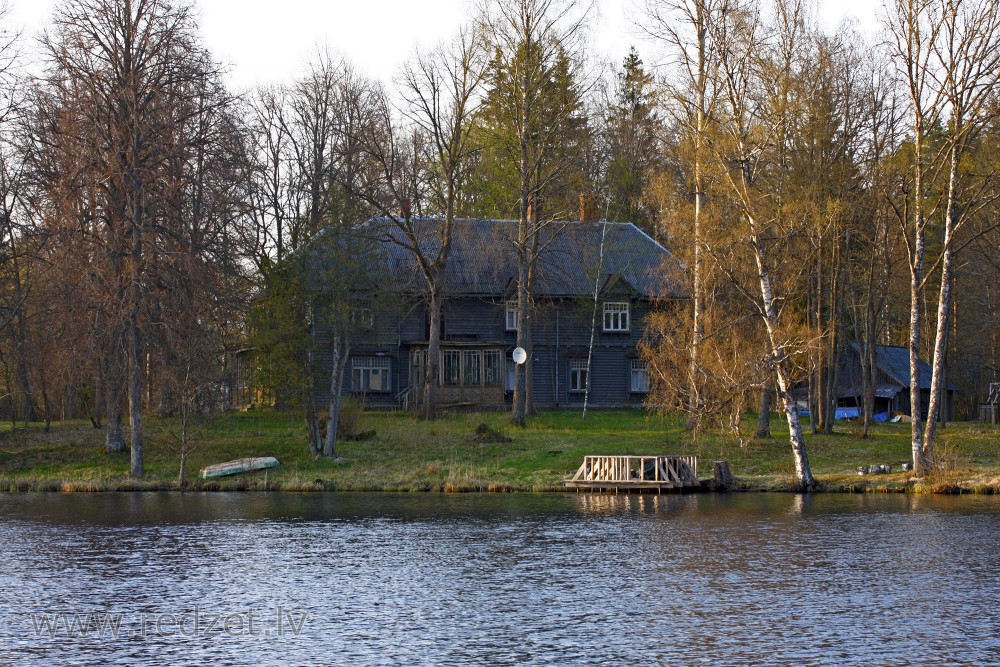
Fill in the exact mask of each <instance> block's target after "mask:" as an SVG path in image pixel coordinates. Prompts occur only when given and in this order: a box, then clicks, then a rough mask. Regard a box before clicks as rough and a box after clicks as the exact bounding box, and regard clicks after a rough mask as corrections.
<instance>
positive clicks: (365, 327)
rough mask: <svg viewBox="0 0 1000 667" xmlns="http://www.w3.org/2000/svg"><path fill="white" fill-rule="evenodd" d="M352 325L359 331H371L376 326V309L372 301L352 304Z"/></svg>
mask: <svg viewBox="0 0 1000 667" xmlns="http://www.w3.org/2000/svg"><path fill="white" fill-rule="evenodd" d="M351 325H352V326H353V327H354V328H355V329H358V330H359V331H371V330H372V328H373V327H374V326H375V311H373V310H372V304H371V302H370V301H358V302H356V303H353V304H351Z"/></svg>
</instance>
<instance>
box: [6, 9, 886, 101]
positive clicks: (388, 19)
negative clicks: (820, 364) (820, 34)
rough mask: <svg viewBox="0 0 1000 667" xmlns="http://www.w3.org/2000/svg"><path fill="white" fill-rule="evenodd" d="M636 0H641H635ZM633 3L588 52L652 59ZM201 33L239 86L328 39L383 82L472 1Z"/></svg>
mask: <svg viewBox="0 0 1000 667" xmlns="http://www.w3.org/2000/svg"><path fill="white" fill-rule="evenodd" d="M7 1H8V2H9V4H10V5H11V7H12V9H13V10H14V20H15V21H16V22H18V23H19V24H20V25H21V26H23V28H24V30H25V32H26V35H27V36H30V35H33V34H35V33H37V32H38V31H39V30H40V29H41V28H43V27H44V26H45V25H46V23H47V20H48V17H49V16H50V14H51V12H52V8H53V6H54V5H55V4H56V1H55V0H7ZM638 2H641V0H638ZM636 4H637V0H597V9H598V12H599V15H598V16H597V17H596V19H595V20H594V21H593V22H592V37H593V49H592V51H593V52H594V53H595V54H596V55H598V56H599V57H603V58H609V59H611V60H612V61H614V62H619V61H621V59H622V58H623V57H624V55H625V53H626V52H627V51H628V47H629V45H630V44H635V45H636V46H637V48H638V49H639V53H640V55H642V56H643V57H644V58H645V59H648V60H652V51H653V50H654V47H653V46H652V45H649V44H646V43H643V41H642V38H641V36H639V35H638V34H636V31H635V28H634V27H633V26H632V23H631V15H632V14H634V11H633V9H632V8H633V7H634V6H635V5H636ZM196 7H198V9H199V10H200V14H201V21H200V23H201V30H202V35H203V37H204V40H205V43H206V45H207V46H208V47H209V48H210V49H211V50H212V52H213V53H214V55H215V57H216V58H218V59H219V60H221V61H222V62H223V63H225V64H227V65H228V66H229V67H230V68H231V73H230V81H231V82H232V83H233V84H234V85H235V86H237V87H248V86H251V85H253V84H255V83H262V82H267V81H280V80H283V79H288V78H290V77H291V76H293V75H294V74H295V72H296V71H297V70H298V69H299V67H300V66H301V64H302V62H303V61H304V60H305V58H306V56H307V54H308V52H309V50H310V47H311V46H313V45H316V44H320V43H326V44H328V45H329V46H330V47H331V50H333V51H334V52H335V53H341V54H343V55H345V56H347V57H348V58H349V59H350V60H351V61H352V62H354V63H355V64H356V65H357V66H358V67H359V68H361V69H362V70H364V71H366V72H367V73H368V74H370V75H372V76H375V77H377V78H381V79H383V80H389V79H390V78H391V77H392V75H393V73H394V72H395V70H396V68H397V67H398V66H399V64H400V63H401V62H402V61H403V60H405V59H406V58H407V57H408V56H409V55H411V54H412V52H413V50H414V48H415V47H416V46H417V45H418V44H420V45H423V46H433V45H434V44H435V43H437V42H439V41H441V40H444V39H447V38H448V37H449V36H450V35H452V34H453V33H454V32H455V30H456V28H457V27H458V26H459V25H460V24H461V23H462V21H463V18H464V17H465V16H466V15H468V13H469V12H470V11H471V0H200V1H198V2H197V3H196ZM818 7H819V9H818V12H819V16H820V18H821V20H822V21H823V22H824V24H825V25H827V26H829V27H834V26H836V24H837V23H839V21H840V20H841V19H842V18H843V17H844V16H847V15H854V16H857V17H858V18H859V20H860V22H861V25H862V26H863V27H869V26H872V25H874V23H875V9H874V7H873V5H872V4H871V2H865V1H864V0H844V1H840V2H838V1H836V0H823V1H821V2H819V3H818Z"/></svg>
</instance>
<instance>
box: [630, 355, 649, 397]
mask: <svg viewBox="0 0 1000 667" xmlns="http://www.w3.org/2000/svg"><path fill="white" fill-rule="evenodd" d="M629 366H630V373H629V376H630V380H629V391H631V392H632V393H635V394H645V393H648V392H649V364H648V362H647V361H646V360H645V359H632V360H630V362H629Z"/></svg>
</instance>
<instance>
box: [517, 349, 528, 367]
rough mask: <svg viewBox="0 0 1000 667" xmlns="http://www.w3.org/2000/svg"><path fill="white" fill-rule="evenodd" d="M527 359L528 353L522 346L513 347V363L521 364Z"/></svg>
mask: <svg viewBox="0 0 1000 667" xmlns="http://www.w3.org/2000/svg"><path fill="white" fill-rule="evenodd" d="M527 360H528V353H527V352H525V351H524V348H520V347H515V348H514V363H515V364H523V363H524V362H526V361H527Z"/></svg>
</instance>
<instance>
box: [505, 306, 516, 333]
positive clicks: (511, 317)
mask: <svg viewBox="0 0 1000 667" xmlns="http://www.w3.org/2000/svg"><path fill="white" fill-rule="evenodd" d="M503 323H504V326H503V328H504V330H505V331H517V301H514V300H511V301H508V302H507V307H506V308H505V309H504V318H503Z"/></svg>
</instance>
